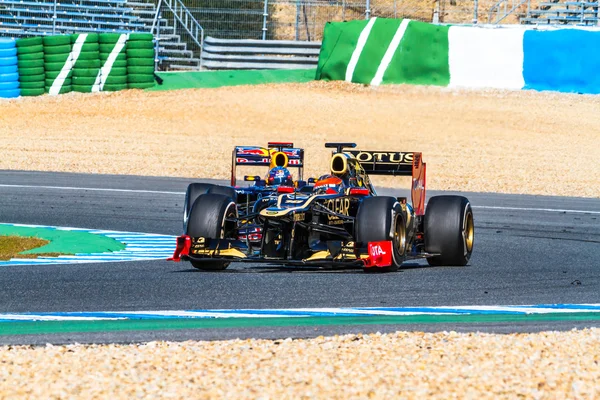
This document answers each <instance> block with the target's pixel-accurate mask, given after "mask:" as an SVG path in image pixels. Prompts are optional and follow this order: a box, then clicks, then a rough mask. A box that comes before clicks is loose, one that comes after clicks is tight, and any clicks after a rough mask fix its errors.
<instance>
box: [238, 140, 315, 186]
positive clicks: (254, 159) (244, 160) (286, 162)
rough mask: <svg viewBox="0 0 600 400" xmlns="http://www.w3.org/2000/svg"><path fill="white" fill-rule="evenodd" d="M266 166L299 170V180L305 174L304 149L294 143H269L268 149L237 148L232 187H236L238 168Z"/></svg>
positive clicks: (257, 147) (258, 147)
mask: <svg viewBox="0 0 600 400" xmlns="http://www.w3.org/2000/svg"><path fill="white" fill-rule="evenodd" d="M238 165H245V166H264V167H269V168H273V167H276V166H278V167H285V168H292V167H293V168H298V171H299V172H298V175H299V180H302V177H303V174H304V149H300V148H295V147H294V144H293V143H286V142H269V143H268V145H267V147H266V148H265V147H260V146H236V147H234V149H233V155H232V162H231V186H235V182H236V167H237V166H238Z"/></svg>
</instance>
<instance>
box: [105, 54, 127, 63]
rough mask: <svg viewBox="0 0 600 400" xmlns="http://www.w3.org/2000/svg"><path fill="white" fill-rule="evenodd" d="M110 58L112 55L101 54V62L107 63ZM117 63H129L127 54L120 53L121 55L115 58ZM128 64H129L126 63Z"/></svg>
mask: <svg viewBox="0 0 600 400" xmlns="http://www.w3.org/2000/svg"><path fill="white" fill-rule="evenodd" d="M109 56H110V53H103V52H100V61H106V60H108V57H109ZM117 61H125V62H126V61H127V54H126V53H125V52H121V53H119V55H118V56H117V58H115V62H117ZM125 64H127V62H126V63H125Z"/></svg>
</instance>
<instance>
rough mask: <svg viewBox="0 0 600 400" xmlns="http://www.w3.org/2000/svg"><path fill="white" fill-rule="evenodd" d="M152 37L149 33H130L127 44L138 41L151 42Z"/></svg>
mask: <svg viewBox="0 0 600 400" xmlns="http://www.w3.org/2000/svg"><path fill="white" fill-rule="evenodd" d="M153 39H154V36H153V35H152V34H151V33H130V34H129V42H135V41H138V40H145V41H149V40H150V41H152V40H153Z"/></svg>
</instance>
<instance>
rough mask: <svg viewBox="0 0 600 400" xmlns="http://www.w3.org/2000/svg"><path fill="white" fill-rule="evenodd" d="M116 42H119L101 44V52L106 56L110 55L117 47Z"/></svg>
mask: <svg viewBox="0 0 600 400" xmlns="http://www.w3.org/2000/svg"><path fill="white" fill-rule="evenodd" d="M116 43H117V42H116V41H115V42H114V43H103V44H100V46H99V50H100V53H103V54H104V56H105V57H108V56H109V55H110V53H111V52H112V51H113V49H114V48H115V44H116Z"/></svg>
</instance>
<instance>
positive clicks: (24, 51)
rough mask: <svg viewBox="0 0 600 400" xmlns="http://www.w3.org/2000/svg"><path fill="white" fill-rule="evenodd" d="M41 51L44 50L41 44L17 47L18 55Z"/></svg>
mask: <svg viewBox="0 0 600 400" xmlns="http://www.w3.org/2000/svg"><path fill="white" fill-rule="evenodd" d="M43 51H44V46H42V45H37V46H22V47H17V54H18V55H21V54H32V53H42V52H43ZM42 54H43V53H42ZM42 57H43V55H42Z"/></svg>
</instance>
